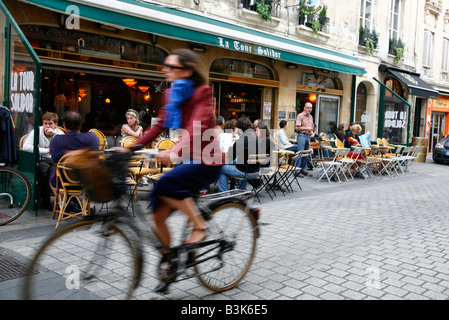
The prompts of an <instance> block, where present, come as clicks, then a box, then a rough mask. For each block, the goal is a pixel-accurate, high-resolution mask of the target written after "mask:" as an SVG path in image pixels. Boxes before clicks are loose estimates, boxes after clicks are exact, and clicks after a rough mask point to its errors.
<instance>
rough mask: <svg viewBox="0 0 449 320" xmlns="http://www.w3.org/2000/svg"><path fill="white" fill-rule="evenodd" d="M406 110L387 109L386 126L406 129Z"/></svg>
mask: <svg viewBox="0 0 449 320" xmlns="http://www.w3.org/2000/svg"><path fill="white" fill-rule="evenodd" d="M406 124H407V112H406V111H386V112H385V121H384V128H394V129H406Z"/></svg>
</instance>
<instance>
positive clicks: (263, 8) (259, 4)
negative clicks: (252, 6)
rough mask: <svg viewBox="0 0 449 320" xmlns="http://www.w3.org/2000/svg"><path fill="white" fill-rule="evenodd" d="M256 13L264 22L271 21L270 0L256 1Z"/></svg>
mask: <svg viewBox="0 0 449 320" xmlns="http://www.w3.org/2000/svg"><path fill="white" fill-rule="evenodd" d="M256 11H257V13H259V14H260V16H261V17H262V19H264V20H265V21H270V22H271V21H272V20H271V1H270V0H260V1H257V0H256Z"/></svg>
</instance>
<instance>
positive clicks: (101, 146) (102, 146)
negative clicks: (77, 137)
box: [89, 129, 108, 151]
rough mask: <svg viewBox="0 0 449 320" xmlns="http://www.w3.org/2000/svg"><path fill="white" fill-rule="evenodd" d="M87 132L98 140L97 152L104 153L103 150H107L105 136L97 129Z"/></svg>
mask: <svg viewBox="0 0 449 320" xmlns="http://www.w3.org/2000/svg"><path fill="white" fill-rule="evenodd" d="M89 132H93V133H95V134H96V135H97V137H98V140H99V142H100V143H99V144H98V150H99V151H104V150H105V149H107V148H108V141H107V139H106V136H105V135H104V133H103V132H101V131H100V130H98V129H90V130H89Z"/></svg>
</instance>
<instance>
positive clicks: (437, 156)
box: [432, 136, 449, 163]
mask: <svg viewBox="0 0 449 320" xmlns="http://www.w3.org/2000/svg"><path fill="white" fill-rule="evenodd" d="M432 158H433V161H435V162H436V163H443V162H445V161H448V162H449V136H447V137H445V138H443V139H442V140H441V141H440V142H438V143H437V145H436V146H435V149H434V150H433V154H432Z"/></svg>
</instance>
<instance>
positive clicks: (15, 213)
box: [0, 166, 31, 226]
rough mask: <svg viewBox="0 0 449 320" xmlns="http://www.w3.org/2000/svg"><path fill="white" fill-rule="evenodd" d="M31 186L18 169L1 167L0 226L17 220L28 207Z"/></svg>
mask: <svg viewBox="0 0 449 320" xmlns="http://www.w3.org/2000/svg"><path fill="white" fill-rule="evenodd" d="M30 199H31V185H30V182H29V181H28V179H27V178H26V177H25V176H24V175H23V174H22V173H21V172H19V171H17V170H16V169H13V168H10V167H5V166H0V226H2V225H5V224H8V223H10V222H13V221H14V220H16V219H17V218H18V217H20V215H21V214H22V213H24V212H25V210H26V209H27V207H28V204H29V203H30Z"/></svg>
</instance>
